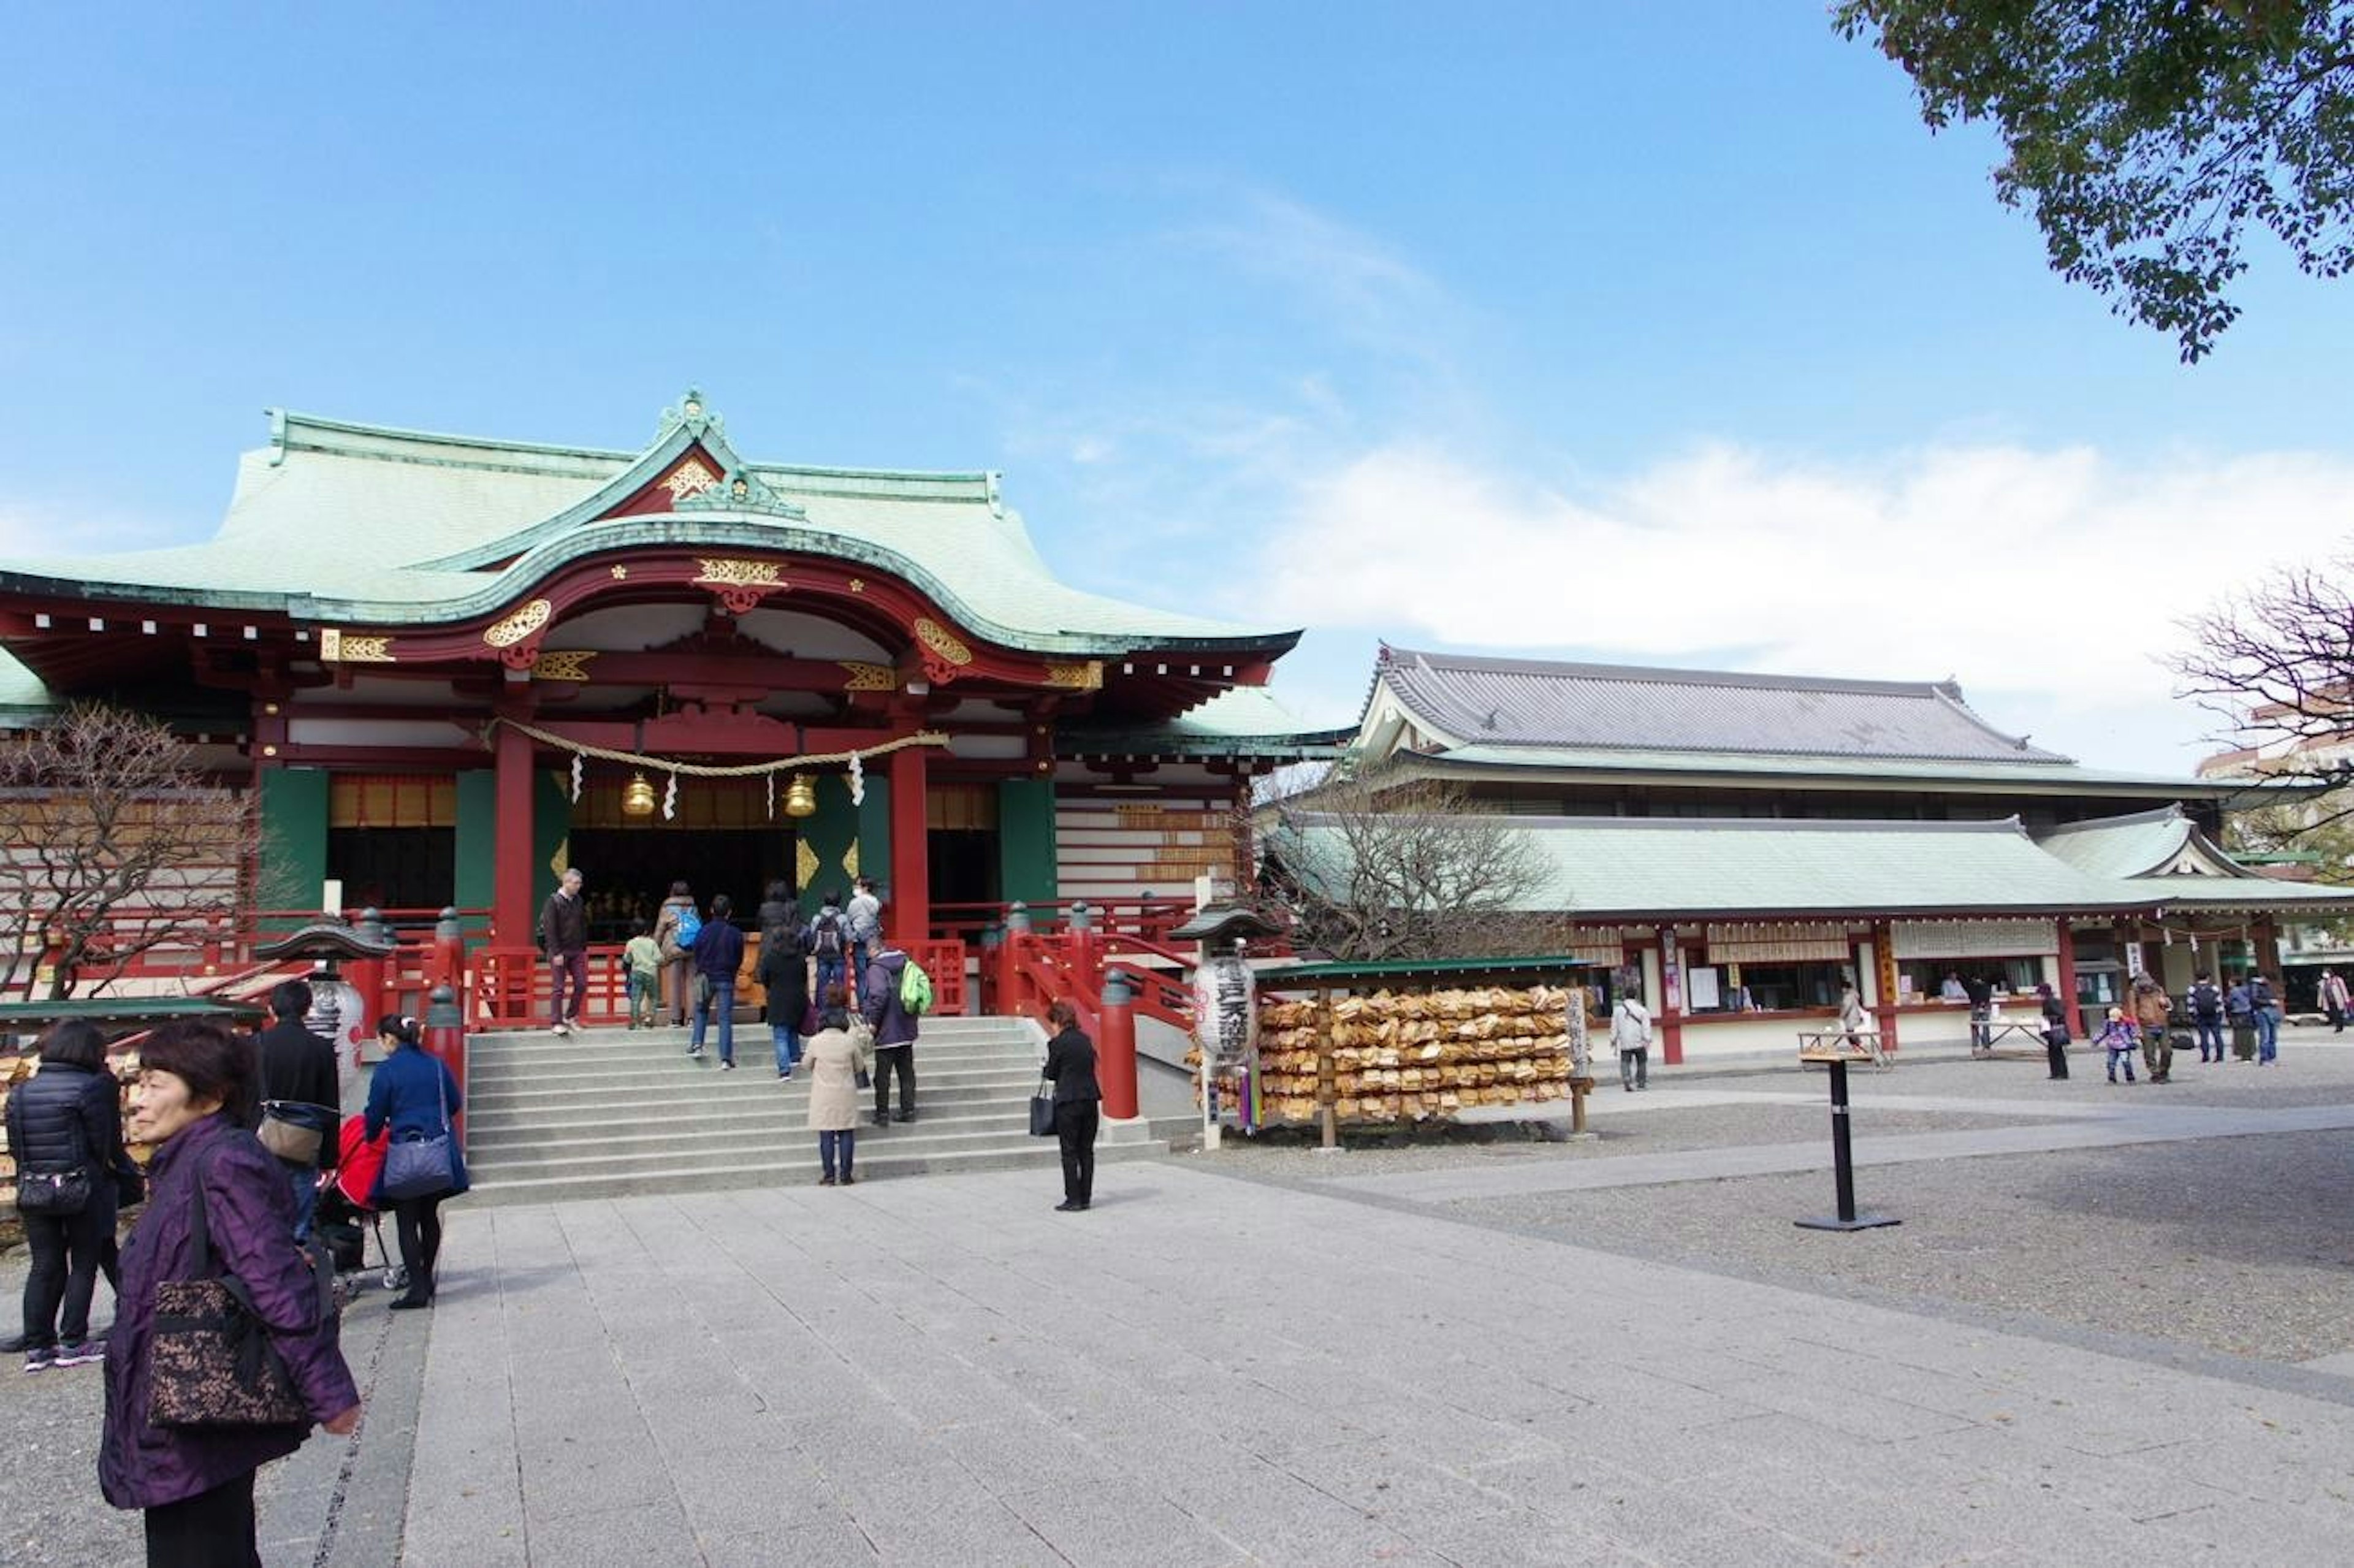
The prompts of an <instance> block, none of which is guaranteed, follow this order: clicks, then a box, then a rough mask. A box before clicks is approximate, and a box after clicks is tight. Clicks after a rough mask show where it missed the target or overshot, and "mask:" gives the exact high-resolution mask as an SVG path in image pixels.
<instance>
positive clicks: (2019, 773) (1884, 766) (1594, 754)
mask: <svg viewBox="0 0 2354 1568" xmlns="http://www.w3.org/2000/svg"><path fill="white" fill-rule="evenodd" d="M1393 762H1394V765H1395V766H1396V767H1399V768H1406V769H1409V770H1413V771H1420V772H1427V773H1434V774H1443V773H1448V772H1477V771H1481V770H1487V771H1489V772H1490V775H1491V776H1492V777H1497V778H1512V779H1533V778H1538V777H1541V776H1543V775H1544V774H1546V773H1560V774H1627V775H1638V774H1658V775H1661V776H1672V777H1678V778H1686V779H1689V778H1691V777H1693V776H1702V777H1706V776H1710V775H1723V776H1728V777H1748V778H1759V777H1770V778H1774V779H1788V780H1789V781H1790V782H1791V783H1793V784H1794V785H1795V784H1799V783H1803V782H1805V781H1806V780H1808V779H1826V780H1837V781H1839V782H1841V783H1857V782H1870V781H1873V780H1880V779H1885V780H1887V781H1888V782H1890V783H1892V784H1900V785H1904V786H1908V787H1919V786H1923V785H1958V786H1972V785H1988V786H1992V787H1995V788H1998V789H2005V790H2017V791H2020V792H2023V793H2035V794H2081V793H2084V792H2086V791H2088V790H2089V791H2100V790H2108V789H2123V790H2127V791H2131V792H2136V793H2158V792H2162V793H2165V794H2167V795H2168V796H2170V797H2197V798H2200V799H2206V798H2211V797H2214V798H2221V797H2224V796H2230V795H2236V794H2239V793H2242V792H2243V791H2244V790H2245V789H2247V788H2248V786H2247V785H2246V784H2245V783H2244V782H2234V781H2232V780H2227V779H2185V778H2176V777H2172V776H2169V775H2164V774H2155V773H2105V772H2102V771H2100V770H2098V769H2096V768H2084V767H2082V766H2079V765H2078V764H2075V763H2069V762H2016V763H2007V762H1957V761H1944V760H1914V759H1910V758H1875V757H1822V756H1791V755H1772V756H1767V755H1759V754H1750V753H1739V752H1700V751H1622V750H1617V749H1616V748H1612V749H1599V748H1585V747H1539V746H1510V747H1506V746H1466V747H1458V748H1457V749H1456V750H1453V751H1449V752H1445V753H1442V754H1439V755H1437V756H1428V755H1425V754H1422V753H1419V752H1405V751H1402V752H1399V753H1398V754H1397V755H1396V757H1395V758H1393Z"/></svg>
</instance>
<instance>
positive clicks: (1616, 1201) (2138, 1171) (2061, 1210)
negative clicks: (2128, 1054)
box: [1446, 1132, 2354, 1362]
mask: <svg viewBox="0 0 2354 1568" xmlns="http://www.w3.org/2000/svg"><path fill="white" fill-rule="evenodd" d="M1856 1184H1857V1202H1858V1206H1859V1207H1861V1208H1863V1209H1870V1210H1880V1211H1882V1212H1884V1213H1891V1214H1894V1215H1896V1216H1898V1217H1899V1218H1900V1219H1902V1220H1903V1224H1901V1225H1896V1226H1893V1227H1890V1228H1887V1229H1883V1230H1872V1231H1860V1232H1856V1233H1853V1234H1839V1233H1835V1232H1824V1231H1809V1230H1801V1229H1799V1228H1798V1227H1797V1226H1796V1225H1794V1224H1792V1223H1791V1222H1792V1221H1793V1220H1794V1219H1797V1218H1799V1217H1802V1216H1808V1215H1815V1214H1823V1213H1829V1212H1831V1209H1832V1207H1833V1202H1832V1189H1831V1179H1830V1177H1829V1174H1828V1173H1827V1172H1826V1173H1809V1174H1804V1175H1794V1176H1766V1177H1750V1178H1742V1179H1737V1180H1727V1181H1700V1182H1681V1183H1677V1184H1675V1185H1672V1186H1660V1187H1645V1188H1637V1189H1628V1188H1619V1189H1615V1190H1613V1191H1610V1192H1590V1193H1575V1192H1563V1193H1540V1194H1529V1195H1525V1196H1521V1197H1515V1198H1510V1199H1500V1200H1495V1199H1491V1200H1482V1201H1479V1202H1470V1203H1461V1204H1452V1205H1446V1206H1447V1207H1449V1208H1453V1209H1458V1210H1460V1211H1462V1212H1463V1213H1464V1215H1465V1217H1466V1218H1477V1219H1479V1220H1483V1221H1488V1222H1491V1223H1493V1222H1501V1223H1506V1224H1524V1225H1531V1226H1536V1227H1542V1228H1544V1229H1547V1230H1553V1231H1559V1232H1565V1233H1567V1234H1569V1235H1570V1236H1572V1237H1574V1238H1575V1240H1576V1241H1578V1242H1579V1243H1581V1244H1585V1245H1596V1246H1602V1247H1606V1248H1611V1249H1613V1250H1617V1251H1624V1252H1633V1253H1639V1254H1641V1255H1646V1256H1653V1257H1659V1258H1666V1259H1672V1260H1675V1261H1680V1262H1688V1263H1692V1264H1696V1265H1698V1266H1702V1267H1714V1268H1722V1267H1725V1266H1732V1267H1734V1268H1735V1269H1736V1270H1738V1271H1740V1272H1742V1273H1745V1274H1751V1275H1755V1276H1757V1277H1765V1278H1771V1279H1775V1280H1776V1281H1778V1282H1781V1283H1785V1284H1788V1285H1792V1286H1794V1287H1798V1288H1802V1289H1819V1288H1821V1287H1822V1286H1823V1285H1824V1284H1825V1282H1827V1281H1836V1282H1839V1283H1840V1284H1843V1285H1847V1286H1850V1287H1861V1288H1863V1289H1866V1290H1869V1291H1872V1292H1886V1293H1889V1294H1892V1295H1894V1296H1900V1297H1907V1298H1929V1299H1933V1300H1950V1301H1958V1302H1965V1303H1968V1304H1970V1305H1972V1306H1977V1307H1985V1308H1997V1309H2001V1310H2009V1311H2022V1312H2029V1313H2035V1314H2040V1315H2041V1316H2044V1317H2048V1318H2052V1319H2058V1320H2060V1321H2062V1322H2067V1323H2074V1324H2079V1325H2082V1326H2084V1327H2087V1328H2094V1329H2101V1330H2110V1331H2115V1332H2125V1333H2132V1334H2141V1335H2147V1336H2148V1337H2150V1338H2153V1339H2158V1340H2175V1341H2179V1342H2181V1343H2185V1344H2190V1345H2195V1346H2198V1347H2200V1348H2202V1349H2205V1350H2210V1351H2224V1352H2227V1353H2230V1354H2233V1355H2242V1356H2249V1357H2254V1358H2258V1359H2262V1360H2268V1361H2292V1362H2293V1361H2306V1360H2310V1359H2313V1358H2315V1357H2318V1356H2325V1355H2332V1354H2336V1353H2338V1352H2340V1351H2348V1350H2349V1349H2354V1236H2349V1231H2348V1228H2347V1224H2346V1213H2345V1210H2346V1202H2347V1195H2348V1194H2349V1192H2354V1139H2349V1137H2348V1136H2347V1135H2345V1134H2343V1133H2334V1132H2333V1133H2301V1134H2292V1135H2283V1136H2280V1137H2273V1138H2222V1139H2205V1140H2201V1141H2198V1142H2190V1143H2168V1144H2143V1145H2137V1146H2131V1147H2124V1148H2117V1149H2107V1150H2085V1151H2077V1152H2070V1153H2059V1154H2041V1155H2026V1156H2009V1157H2005V1158H2002V1159H1999V1160H1996V1159H1981V1160H1925V1161H1920V1162H1917V1163H1912V1164H1904V1165H1893V1166H1872V1167H1867V1168H1865V1169H1863V1170H1861V1171H1858V1172H1857V1173H1856Z"/></svg>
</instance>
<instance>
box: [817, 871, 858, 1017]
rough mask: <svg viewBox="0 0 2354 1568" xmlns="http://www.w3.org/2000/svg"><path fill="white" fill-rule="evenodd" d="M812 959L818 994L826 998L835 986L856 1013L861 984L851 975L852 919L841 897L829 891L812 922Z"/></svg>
mask: <svg viewBox="0 0 2354 1568" xmlns="http://www.w3.org/2000/svg"><path fill="white" fill-rule="evenodd" d="M809 950H810V957H811V959H813V960H815V962H816V966H817V994H818V995H820V996H823V995H824V994H825V993H826V992H827V991H831V990H832V989H833V988H834V987H835V986H840V987H842V990H843V995H844V996H847V997H850V998H851V1011H853V1012H856V1011H857V999H856V996H855V994H854V993H855V992H856V991H857V990H858V985H857V982H856V981H855V980H853V979H851V977H850V975H849V972H848V966H849V963H850V918H849V916H845V915H844V914H843V912H842V895H841V894H840V893H838V892H829V893H828V894H827V895H825V902H824V904H823V905H822V906H820V907H819V909H818V912H817V918H816V919H814V920H812V921H811V922H810V927H809Z"/></svg>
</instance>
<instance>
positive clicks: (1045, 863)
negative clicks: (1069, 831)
mask: <svg viewBox="0 0 2354 1568" xmlns="http://www.w3.org/2000/svg"><path fill="white" fill-rule="evenodd" d="M1055 878H1056V868H1055V782H1054V780H1053V779H1006V780H1005V781H1004V782H1003V783H1002V784H1000V785H998V787H997V885H998V890H999V892H998V896H1000V897H1001V898H1003V899H1004V900H1005V901H1006V902H1007V903H1009V904H1010V903H1013V902H1014V901H1016V900H1019V901H1020V902H1022V903H1024V904H1035V903H1037V902H1039V901H1040V900H1041V899H1048V898H1053V897H1055V893H1056V888H1057V883H1056V880H1055Z"/></svg>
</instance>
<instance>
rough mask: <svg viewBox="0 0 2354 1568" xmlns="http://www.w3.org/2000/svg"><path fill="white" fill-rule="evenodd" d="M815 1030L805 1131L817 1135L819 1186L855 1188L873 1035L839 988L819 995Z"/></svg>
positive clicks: (837, 985)
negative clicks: (861, 1094)
mask: <svg viewBox="0 0 2354 1568" xmlns="http://www.w3.org/2000/svg"><path fill="white" fill-rule="evenodd" d="M822 996H823V998H824V1002H823V1011H822V1012H820V1013H819V1014H818V1031H817V1033H814V1034H812V1035H811V1036H810V1037H809V1046H808V1054H809V1065H810V1092H809V1129H810V1130H811V1132H814V1133H816V1134H817V1158H818V1164H819V1166H820V1168H821V1169H822V1171H823V1174H822V1175H821V1176H820V1177H819V1178H818V1183H817V1184H818V1185H819V1186H821V1187H836V1186H839V1187H849V1186H854V1185H856V1183H857V1181H858V1177H857V1175H856V1173H855V1172H854V1171H853V1169H852V1166H853V1165H854V1162H855V1161H856V1160H857V1157H858V1081H859V1078H860V1077H861V1076H862V1075H864V1074H865V1073H868V1072H870V1071H872V1070H873V1064H874V1060H875V1052H874V1045H873V1041H874V1036H873V1035H871V1034H869V1033H867V1030H866V1021H865V1020H864V1019H863V1018H861V1017H859V1016H858V1015H857V1014H856V1013H854V1012H851V1011H850V997H849V994H848V993H847V992H845V991H843V988H842V987H841V986H840V985H839V984H835V985H830V986H828V987H826V988H825V990H824V991H823V992H822Z"/></svg>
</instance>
